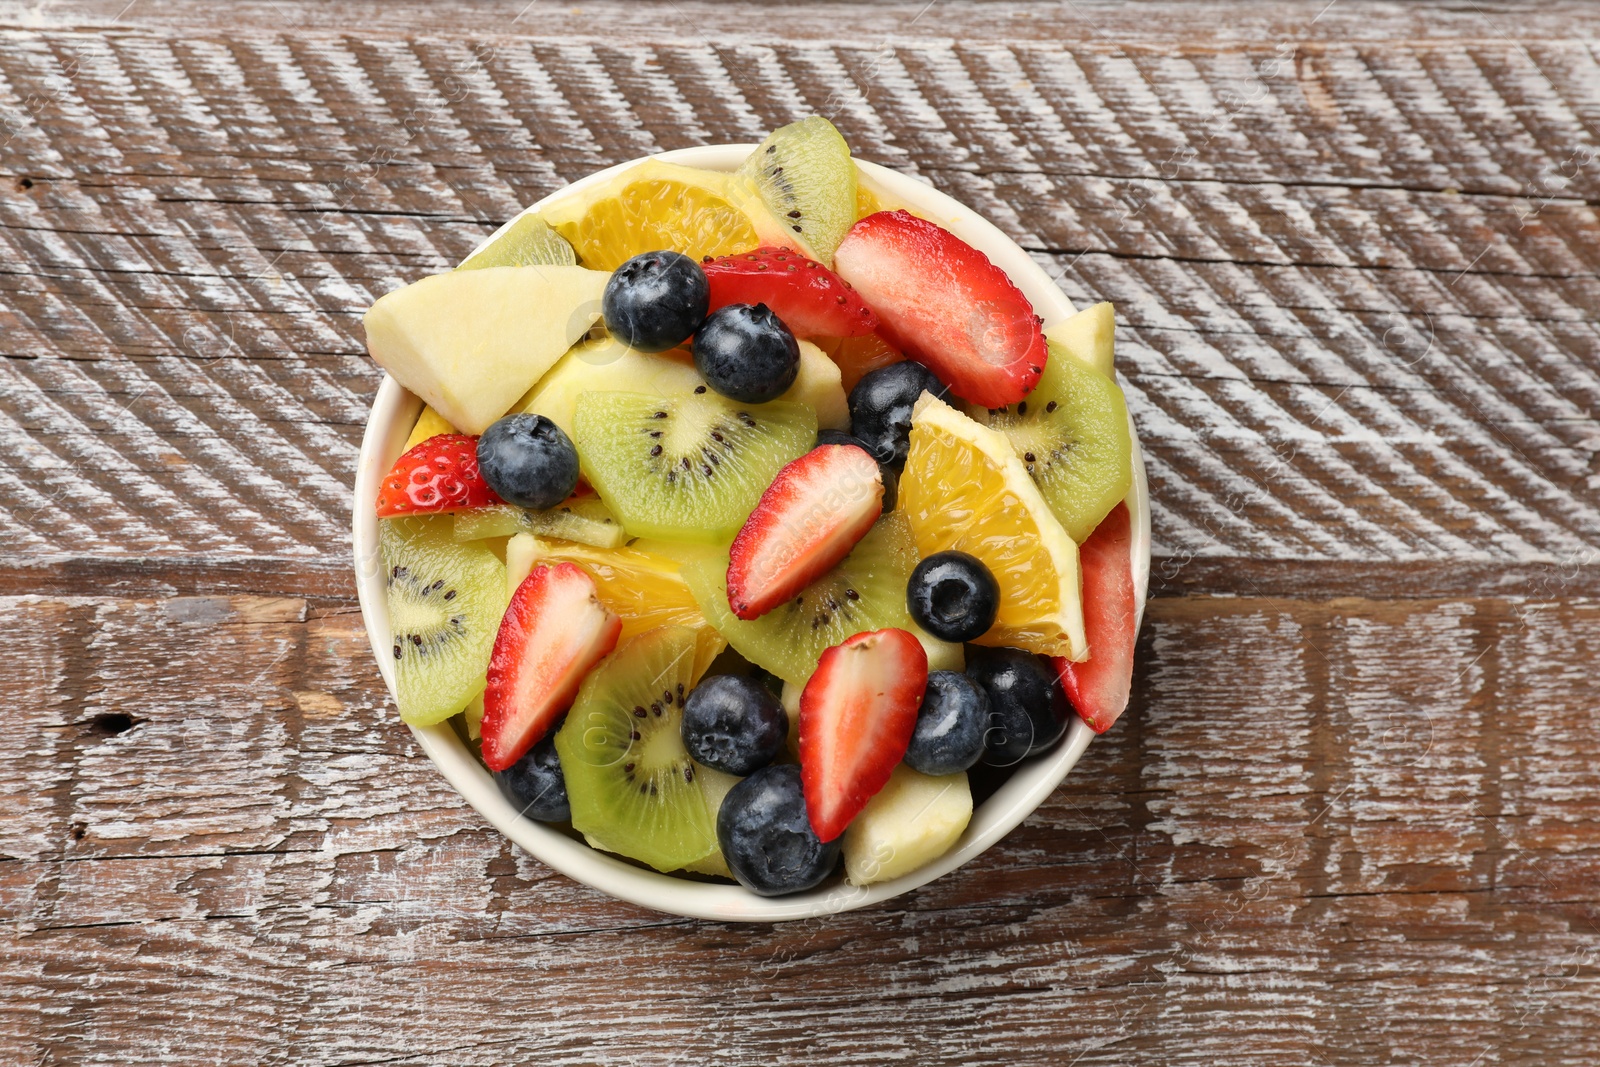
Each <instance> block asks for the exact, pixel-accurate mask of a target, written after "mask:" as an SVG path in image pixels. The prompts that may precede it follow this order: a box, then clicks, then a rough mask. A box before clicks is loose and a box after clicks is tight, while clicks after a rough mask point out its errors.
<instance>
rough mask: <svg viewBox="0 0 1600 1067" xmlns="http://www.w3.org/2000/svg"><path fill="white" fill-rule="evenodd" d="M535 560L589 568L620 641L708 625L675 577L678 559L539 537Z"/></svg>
mask: <svg viewBox="0 0 1600 1067" xmlns="http://www.w3.org/2000/svg"><path fill="white" fill-rule="evenodd" d="M534 562H535V563H546V562H552V563H553V562H571V563H576V564H577V565H578V566H580V567H582V568H583V569H584V570H586V571H588V572H589V575H590V577H592V578H593V579H594V584H595V588H596V589H597V590H598V591H599V593H600V600H601V602H602V603H604V604H605V605H606V607H608V608H610V609H611V610H612V611H614V612H616V613H617V615H618V616H619V617H620V618H621V619H622V636H621V637H620V638H619V640H621V641H626V640H627V639H628V638H630V637H632V636H633V635H634V634H638V633H643V632H644V631H646V630H651V629H654V628H655V627H657V626H674V625H676V626H688V627H692V628H694V629H710V626H709V624H708V623H707V622H706V618H705V616H704V615H702V614H701V613H700V608H699V606H698V605H697V604H695V601H694V596H693V594H691V593H690V592H689V587H688V585H686V584H685V583H684V581H683V578H682V577H680V576H679V573H678V572H679V570H680V568H681V567H682V563H681V562H680V561H679V560H676V559H673V558H672V557H670V556H666V555H662V554H659V553H656V552H649V551H641V550H640V549H637V548H593V547H591V546H589V545H580V544H576V543H573V542H565V541H545V540H540V541H538V543H537V548H536V550H535V554H534Z"/></svg>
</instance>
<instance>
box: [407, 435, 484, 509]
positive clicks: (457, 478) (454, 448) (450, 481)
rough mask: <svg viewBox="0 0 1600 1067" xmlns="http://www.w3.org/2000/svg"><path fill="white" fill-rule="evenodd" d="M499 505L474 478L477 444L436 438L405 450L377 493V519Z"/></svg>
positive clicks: (478, 477)
mask: <svg viewBox="0 0 1600 1067" xmlns="http://www.w3.org/2000/svg"><path fill="white" fill-rule="evenodd" d="M498 503H500V497H499V496H497V495H496V494H495V491H494V490H493V489H490V488H489V484H488V483H487V482H485V481H484V480H483V476H482V475H481V474H480V473H479V472H478V439H477V438H476V437H471V436H468V435H467V434H464V433H450V434H438V435H436V436H434V437H430V438H428V439H427V440H426V441H423V442H422V443H421V444H420V445H417V446H416V447H414V448H411V449H409V450H408V451H407V452H406V453H405V454H404V455H402V456H401V457H400V458H399V459H397V460H395V462H394V466H393V467H390V468H389V473H388V474H386V475H384V478H383V484H382V485H381V486H379V487H378V517H379V518H381V519H387V518H393V517H394V516H396V515H410V514H422V513H428V512H436V511H461V510H463V509H465V508H484V507H489V506H490V505H493V504H498Z"/></svg>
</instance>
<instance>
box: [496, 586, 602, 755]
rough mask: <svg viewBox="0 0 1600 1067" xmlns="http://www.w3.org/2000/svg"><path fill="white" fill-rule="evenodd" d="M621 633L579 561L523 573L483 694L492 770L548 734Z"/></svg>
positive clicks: (501, 624) (506, 617) (506, 616)
mask: <svg viewBox="0 0 1600 1067" xmlns="http://www.w3.org/2000/svg"><path fill="white" fill-rule="evenodd" d="M621 632H622V621H621V620H620V619H618V618H617V616H616V613H615V612H613V611H612V610H611V609H610V608H607V607H606V606H605V605H604V604H602V603H601V602H600V597H599V594H598V593H597V592H596V590H595V586H594V581H593V579H591V578H590V577H589V575H588V574H587V573H585V572H584V571H583V570H581V569H579V568H578V567H577V566H575V565H574V564H571V563H558V564H555V565H554V566H547V567H535V568H534V569H533V572H532V573H531V574H529V575H528V577H527V578H525V579H523V582H522V584H521V585H519V586H517V591H516V592H515V593H514V594H512V597H511V605H510V606H509V607H508V608H506V613H505V617H504V618H503V619H502V620H501V622H500V631H499V633H498V634H497V635H496V636H495V639H494V654H493V655H492V656H491V657H490V658H489V671H488V686H487V688H486V689H485V690H484V693H483V725H482V730H483V762H484V763H485V764H487V765H488V767H489V769H490V770H491V771H503V770H505V769H506V768H507V767H509V766H511V765H512V764H513V763H515V762H517V760H519V759H521V758H522V754H523V753H524V752H526V751H528V749H530V748H532V747H533V746H534V745H535V744H537V743H538V741H539V739H540V738H542V737H544V735H545V734H546V733H547V732H548V731H549V729H550V727H551V726H552V725H554V724H555V721H556V720H557V719H558V718H560V716H561V713H562V712H564V711H566V710H567V708H568V707H569V706H570V705H571V703H572V698H573V697H574V696H575V695H576V694H577V692H578V686H579V685H580V684H582V682H583V679H584V676H585V675H587V674H588V673H589V670H590V668H592V667H593V666H594V665H595V664H596V663H598V662H600V660H601V659H603V658H604V657H605V656H606V654H607V653H609V652H610V651H611V650H612V649H613V648H615V647H616V644H617V636H618V634H620V633H621Z"/></svg>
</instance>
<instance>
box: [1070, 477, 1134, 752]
mask: <svg viewBox="0 0 1600 1067" xmlns="http://www.w3.org/2000/svg"><path fill="white" fill-rule="evenodd" d="M1132 549H1133V531H1132V522H1131V519H1130V517H1129V515H1128V505H1126V504H1118V505H1117V506H1116V507H1114V508H1112V509H1111V513H1110V514H1109V515H1107V516H1106V517H1105V518H1104V519H1101V520H1100V525H1099V526H1096V527H1095V530H1094V533H1092V534H1090V535H1089V539H1088V540H1087V541H1085V542H1084V543H1083V544H1082V545H1080V546H1079V547H1078V567H1079V569H1080V570H1081V571H1082V574H1083V628H1084V632H1085V634H1086V635H1087V637H1088V639H1089V658H1088V659H1086V660H1082V661H1080V662H1077V663H1074V662H1072V661H1071V660H1066V659H1058V660H1056V661H1055V666H1056V671H1057V673H1059V674H1060V676H1061V687H1062V688H1063V689H1064V690H1066V693H1067V700H1068V701H1070V702H1071V704H1072V707H1073V709H1074V710H1076V711H1077V713H1078V717H1079V718H1081V719H1083V721H1084V722H1086V723H1088V724H1089V728H1090V729H1091V730H1093V731H1094V732H1095V733H1097V734H1103V733H1105V732H1106V731H1107V730H1109V729H1111V724H1112V723H1114V722H1116V721H1117V717H1118V716H1120V715H1121V714H1122V712H1123V709H1124V708H1126V707H1127V706H1128V695H1129V693H1130V692H1131V691H1132V689H1133V646H1134V641H1135V640H1136V639H1137V638H1138V636H1139V622H1138V603H1137V601H1136V599H1135V596H1134V590H1133V551H1132Z"/></svg>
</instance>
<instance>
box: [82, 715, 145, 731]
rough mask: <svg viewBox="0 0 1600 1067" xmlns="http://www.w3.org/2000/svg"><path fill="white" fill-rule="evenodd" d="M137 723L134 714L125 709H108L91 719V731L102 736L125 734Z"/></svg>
mask: <svg viewBox="0 0 1600 1067" xmlns="http://www.w3.org/2000/svg"><path fill="white" fill-rule="evenodd" d="M135 725H137V724H136V723H135V722H134V720H133V716H132V715H129V714H128V713H127V712H124V711H107V712H102V713H101V714H99V715H96V716H95V717H94V718H92V719H90V720H89V732H90V733H93V734H99V735H100V736H101V737H116V736H117V735H118V734H125V733H127V732H128V731H129V730H131V729H133V728H134V726H135Z"/></svg>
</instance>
